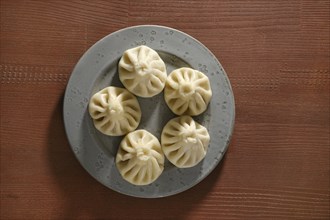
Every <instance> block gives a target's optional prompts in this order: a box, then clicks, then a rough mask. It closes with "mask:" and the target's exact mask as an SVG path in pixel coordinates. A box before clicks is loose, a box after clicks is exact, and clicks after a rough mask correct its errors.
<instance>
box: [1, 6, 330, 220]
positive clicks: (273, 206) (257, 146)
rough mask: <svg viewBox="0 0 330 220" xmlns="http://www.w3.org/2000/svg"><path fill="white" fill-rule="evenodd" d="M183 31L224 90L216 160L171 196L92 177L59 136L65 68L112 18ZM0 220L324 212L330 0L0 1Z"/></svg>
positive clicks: (113, 25)
mask: <svg viewBox="0 0 330 220" xmlns="http://www.w3.org/2000/svg"><path fill="white" fill-rule="evenodd" d="M139 24H159V25H165V26H169V27H173V28H176V29H179V30H182V31H184V32H186V33H188V34H190V35H192V36H193V37H195V38H197V39H198V40H200V41H201V42H202V43H204V44H205V45H206V46H207V47H208V48H209V49H210V50H211V51H212V52H213V53H214V54H215V55H216V56H217V57H218V59H219V60H220V62H221V63H222V65H223V66H224V68H225V70H226V71H227V74H228V76H229V79H230V81H231V83H232V86H233V90H234V94H235V99H236V125H235V131H234V135H233V139H232V142H231V144H230V147H229V150H228V152H227V153H226V156H225V158H224V159H223V161H222V162H221V163H220V164H219V166H217V168H216V169H215V170H214V171H213V172H212V173H211V175H209V176H208V177H207V178H206V179H205V180H204V181H202V182H201V183H200V184H198V185H196V186H195V187H193V188H191V189H189V190H187V191H185V192H183V193H180V194H178V195H175V196H171V197H167V198H162V199H139V198H132V197H128V196H125V195H121V194H119V193H117V192H114V191H112V190H110V189H108V188H106V187H104V186H103V185H101V184H100V183H98V182H97V181H95V180H94V179H93V178H92V177H91V176H90V175H89V174H88V173H87V172H86V171H85V170H84V169H83V168H82V167H81V166H80V165H79V163H78V161H77V160H76V158H75V157H74V154H73V153H72V152H71V149H70V146H69V144H68V141H67V139H66V135H65V132H64V127H63V120H62V101H63V93H64V91H65V87H66V84H67V81H68V78H69V77H70V74H71V71H72V69H73V67H74V65H75V64H76V62H77V61H78V59H79V58H80V57H81V56H82V54H83V53H84V52H85V51H86V50H87V49H88V48H89V47H90V46H92V45H93V44H94V43H95V42H96V41H98V40H99V39H100V38H102V37H104V36H105V35H108V34H109V33H112V32H114V31H116V30H119V29H121V28H124V27H128V26H133V25H139ZM0 68H1V69H0V70H1V71H0V73H1V219H71V218H72V219H134V218H140V219H216V218H217V219H329V218H330V214H329V1H325V0H319V1H314V0H309V1H308V0H292V1H255V0H253V1H174V0H171V1H159V0H154V1H145V0H140V1H128V0H120V1H81V2H79V1H18V0H1V65H0Z"/></svg>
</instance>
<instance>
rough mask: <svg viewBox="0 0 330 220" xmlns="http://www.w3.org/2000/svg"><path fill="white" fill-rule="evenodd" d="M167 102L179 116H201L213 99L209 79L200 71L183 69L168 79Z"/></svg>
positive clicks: (171, 74)
mask: <svg viewBox="0 0 330 220" xmlns="http://www.w3.org/2000/svg"><path fill="white" fill-rule="evenodd" d="M164 97H165V101H166V103H167V105H168V107H169V108H170V109H171V110H172V111H173V112H174V113H175V114H177V115H192V116H195V115H199V114H201V113H202V112H204V111H205V110H206V108H207V106H208V104H209V102H210V99H211V97H212V90H211V85H210V81H209V79H208V77H207V76H206V75H205V74H203V73H202V72H200V71H198V70H194V69H191V68H187V67H183V68H180V69H176V70H174V71H172V72H171V73H170V75H169V76H168V78H167V81H166V85H165V91H164Z"/></svg>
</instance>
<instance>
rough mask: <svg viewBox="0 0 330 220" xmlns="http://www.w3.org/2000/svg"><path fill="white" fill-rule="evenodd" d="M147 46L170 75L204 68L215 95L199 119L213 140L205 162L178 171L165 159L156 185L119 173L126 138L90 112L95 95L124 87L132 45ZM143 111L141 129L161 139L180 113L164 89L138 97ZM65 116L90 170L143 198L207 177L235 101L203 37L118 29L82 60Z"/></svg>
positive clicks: (223, 145)
mask: <svg viewBox="0 0 330 220" xmlns="http://www.w3.org/2000/svg"><path fill="white" fill-rule="evenodd" d="M138 45H147V46H149V47H151V48H153V49H154V50H156V51H157V52H158V53H159V54H160V56H161V58H162V59H163V60H164V62H165V64H166V68H167V72H168V74H169V73H170V72H171V71H172V70H174V69H176V68H179V67H184V66H187V67H191V68H194V69H199V70H200V71H202V72H204V73H205V74H206V75H207V76H208V77H209V79H210V82H211V87H212V92H213V96H212V99H211V102H210V105H209V107H208V109H207V110H206V112H204V113H203V114H202V115H200V116H198V117H194V118H195V120H196V121H198V122H199V123H200V124H202V125H204V126H205V127H206V128H207V129H208V131H209V134H210V137H211V140H210V145H209V148H208V152H207V155H206V157H205V158H204V160H202V161H201V162H200V163H199V164H198V165H197V166H195V167H193V168H187V169H179V168H176V167H174V166H173V165H172V164H170V163H169V162H168V161H167V160H166V162H165V169H164V172H163V173H162V175H161V176H160V177H159V178H158V179H157V180H156V181H155V182H153V183H152V184H150V185H147V186H135V185H132V184H130V183H128V182H126V181H125V180H124V179H123V178H122V177H121V176H120V174H119V172H118V170H117V168H116V165H115V157H116V152H117V149H118V145H119V143H120V141H121V139H122V137H109V136H105V135H103V134H102V133H100V132H99V131H97V130H96V129H95V127H94V125H93V121H92V119H91V118H90V116H89V113H88V102H89V99H90V97H91V96H92V95H93V94H94V93H96V92H97V91H99V90H101V89H103V88H104V87H107V86H110V85H112V86H119V87H123V85H122V84H121V83H120V81H119V77H118V72H117V65H118V62H119V59H120V57H121V55H122V54H123V52H124V51H125V50H127V49H129V48H132V47H135V46H138ZM138 100H139V102H140V106H141V110H142V118H141V123H140V125H139V127H138V129H146V130H148V131H149V132H151V133H152V134H154V135H155V136H156V137H158V138H159V139H160V134H161V131H162V129H163V127H164V125H165V124H166V123H167V121H168V120H170V119H171V118H173V117H175V115H174V114H173V113H172V112H171V111H170V109H169V108H168V107H167V105H166V103H165V101H164V97H163V92H162V93H160V94H159V95H157V96H154V97H152V98H138ZM63 115H64V116H63V117H64V124H65V129H66V133H67V136H68V139H69V142H70V145H71V147H72V150H73V152H74V154H75V156H76V157H77V159H78V160H79V162H80V163H81V165H82V166H83V167H84V168H85V169H86V170H87V171H88V173H89V174H90V175H91V176H93V177H94V178H95V179H96V180H98V181H99V182H100V183H102V184H103V185H105V186H107V187H109V188H110V189H112V190H115V191H117V192H120V193H123V194H126V195H130V196H135V197H143V198H157V197H164V196H170V195H174V194H177V193H180V192H182V191H185V190H187V189H189V188H191V187H192V186H194V185H196V184H197V183H199V182H200V181H201V180H203V179H204V178H205V177H206V176H207V175H208V174H209V173H210V172H211V171H212V170H213V169H214V168H215V167H216V166H217V164H218V163H219V161H220V160H221V159H222V157H223V155H224V153H225V152H226V150H227V147H228V144H229V141H230V138H231V134H232V131H233V127H234V118H235V104H234V96H233V92H232V89H231V86H230V83H229V80H228V78H227V75H226V73H225V71H224V70H223V68H222V66H221V64H220V63H219V61H218V60H217V58H216V57H215V56H214V55H213V54H212V53H211V52H210V51H209V50H208V49H207V48H206V47H205V46H204V45H203V44H201V43H200V42H199V41H197V40H196V39H194V38H192V37H191V36H189V35H187V34H185V33H183V32H181V31H178V30H175V29H171V28H168V27H163V26H154V25H142V26H134V27H129V28H125V29H122V30H119V31H117V32H114V33H112V34H110V35H108V36H106V37H104V38H103V39H101V40H100V41H98V42H97V43H96V44H94V45H93V46H92V47H91V48H90V49H89V50H88V51H87V52H86V53H85V54H84V55H83V56H82V58H81V59H80V60H79V62H78V63H77V65H76V66H75V68H74V70H73V72H72V75H71V77H70V80H69V82H68V85H67V88H66V92H65V97H64V109H63Z"/></svg>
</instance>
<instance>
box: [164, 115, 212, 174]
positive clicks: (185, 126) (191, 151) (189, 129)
mask: <svg viewBox="0 0 330 220" xmlns="http://www.w3.org/2000/svg"><path fill="white" fill-rule="evenodd" d="M209 141H210V136H209V133H208V131H207V129H206V128H205V127H204V126H202V125H200V124H199V123H197V122H196V121H194V119H193V118H192V117H190V116H186V115H185V116H180V117H177V118H173V119H171V120H170V121H169V122H168V123H167V124H166V125H165V127H164V129H163V131H162V135H161V144H162V149H163V152H164V154H165V156H166V157H167V159H168V160H169V161H170V162H171V163H172V164H174V165H175V166H176V167H179V168H187V167H192V166H195V165H196V164H198V163H199V162H200V161H201V160H202V159H203V158H204V157H205V155H206V152H207V148H208V145H209Z"/></svg>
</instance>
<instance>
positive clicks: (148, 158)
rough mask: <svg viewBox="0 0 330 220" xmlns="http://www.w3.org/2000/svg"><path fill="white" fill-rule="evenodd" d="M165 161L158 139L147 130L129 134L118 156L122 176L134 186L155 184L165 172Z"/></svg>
mask: <svg viewBox="0 0 330 220" xmlns="http://www.w3.org/2000/svg"><path fill="white" fill-rule="evenodd" d="M164 161H165V157H164V154H163V152H162V149H161V146H160V143H159V141H158V139H157V138H156V137H155V136H154V135H152V134H151V133H149V132H148V131H146V130H136V131H133V132H131V133H129V134H127V135H126V136H125V137H124V139H123V140H122V142H121V143H120V146H119V149H118V152H117V156H116V165H117V168H118V170H119V172H120V174H121V176H122V177H123V178H124V179H125V180H127V181H128V182H130V183H132V184H134V185H147V184H150V183H152V182H154V181H155V180H156V179H157V178H158V177H159V176H160V174H161V173H162V172H163V170H164Z"/></svg>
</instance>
